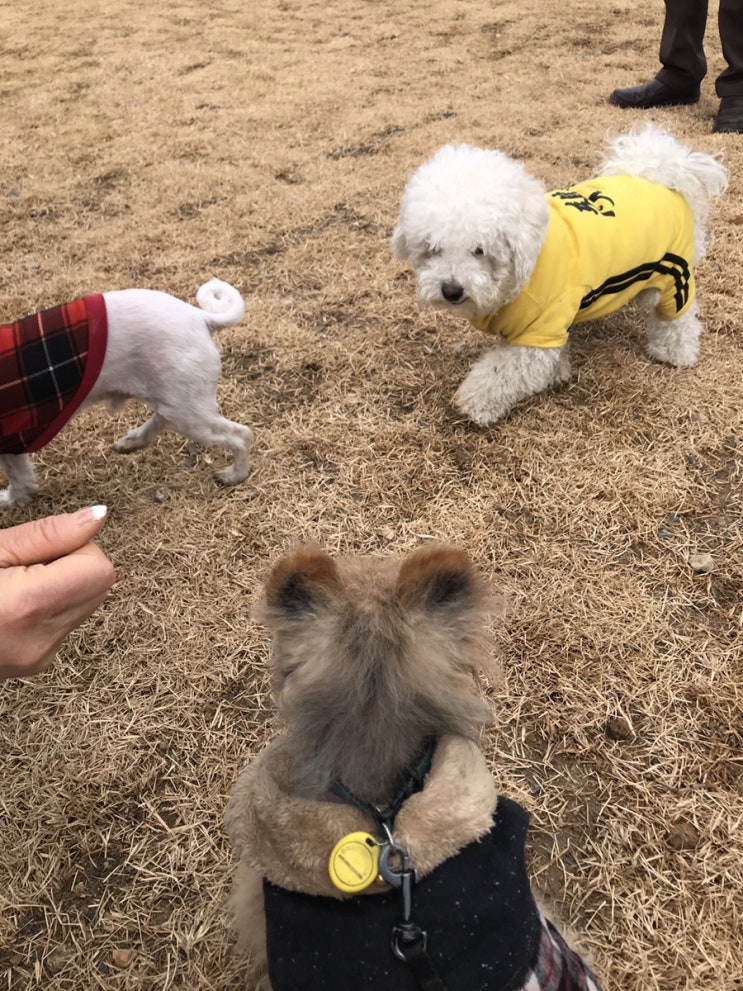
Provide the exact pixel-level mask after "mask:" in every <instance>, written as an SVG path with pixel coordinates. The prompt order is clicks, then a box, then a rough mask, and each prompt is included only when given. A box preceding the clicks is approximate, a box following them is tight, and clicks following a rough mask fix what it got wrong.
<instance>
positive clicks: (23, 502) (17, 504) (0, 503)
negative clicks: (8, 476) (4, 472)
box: [0, 486, 38, 509]
mask: <svg viewBox="0 0 743 991" xmlns="http://www.w3.org/2000/svg"><path fill="white" fill-rule="evenodd" d="M37 487H38V486H34V487H33V488H32V489H30V490H26V491H25V492H11V490H10V487H8V488H7V489H0V509H22V508H23V507H24V506H28V504H29V503H30V502H31V500H32V499H33V495H34V492H36V489H37Z"/></svg>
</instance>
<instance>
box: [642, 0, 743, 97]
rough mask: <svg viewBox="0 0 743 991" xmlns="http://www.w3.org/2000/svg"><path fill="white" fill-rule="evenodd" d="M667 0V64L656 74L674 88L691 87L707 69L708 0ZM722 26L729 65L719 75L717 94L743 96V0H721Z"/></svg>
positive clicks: (664, 50) (664, 46)
mask: <svg viewBox="0 0 743 991" xmlns="http://www.w3.org/2000/svg"><path fill="white" fill-rule="evenodd" d="M665 4H666V19H665V23H664V25H663V33H662V35H661V39H660V60H661V62H662V63H663V68H662V69H661V70H660V72H659V73H658V75H657V76H656V78H657V79H659V80H660V81H661V82H663V83H666V85H668V86H671V87H673V88H674V89H690V88H692V87H694V86H697V85H699V83H700V82H701V80H702V79H703V78H704V76H705V75H706V73H707V59H706V58H705V56H704V46H703V42H704V29H705V27H706V26H707V0H665ZM718 26H719V29H720V41H721V43H722V54H723V56H724V58H725V61H726V62H727V68H726V69H725V71H724V72H722V73H720V75H719V76H718V77H717V82H716V84H715V89H716V91H717V95H718V96H719V97H721V98H722V97H723V96H743V0H720V10H719V18H718Z"/></svg>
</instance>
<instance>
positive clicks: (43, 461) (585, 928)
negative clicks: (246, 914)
mask: <svg viewBox="0 0 743 991" xmlns="http://www.w3.org/2000/svg"><path fill="white" fill-rule="evenodd" d="M651 7H652V9H649V8H648V7H647V5H646V4H644V3H641V2H640V0H617V2H616V3H615V4H613V5H611V6H606V7H605V8H603V9H601V10H599V9H597V5H596V4H595V3H588V2H587V0H576V2H574V3H572V4H570V5H569V10H567V11H566V7H565V5H564V4H561V3H558V2H556V0H546V2H545V0H541V2H539V3H537V2H536V0H504V2H502V3H499V4H497V5H496V4H492V3H491V4H486V3H480V4H474V3H466V2H464V0H431V2H430V3H426V4H420V3H417V4H412V3H411V4H401V3H399V2H394V3H393V2H388V0H375V2H369V0H353V2H351V0H335V2H333V3H331V4H327V3H319V2H315V0H251V2H250V3H238V2H236V0H221V2H219V0H218V2H216V3H213V4H209V5H207V6H204V5H203V4H196V3H193V2H191V0H183V2H180V3H178V2H172V0H166V2H163V3H160V4H157V5H153V4H144V3H140V4H136V3H128V4H125V3H123V2H120V0H110V2H108V3H104V4H100V5H90V4H84V3H82V2H80V0H71V2H69V3H67V4H64V5H62V4H38V3H31V2H29V0H16V2H14V3H13V4H12V5H10V4H6V5H4V9H3V27H4V31H3V35H4V37H3V51H2V55H1V56H0V93H1V94H2V103H3V130H4V138H5V140H4V142H3V145H2V148H1V149H0V197H1V199H2V203H3V209H2V214H0V217H1V222H2V226H3V234H4V236H3V239H2V249H1V250H0V272H1V274H2V294H1V295H0V300H1V303H2V305H1V312H0V318H4V319H11V318H13V317H16V316H19V315H21V314H23V313H26V312H29V311H31V310H33V309H35V308H37V307H42V306H46V305H53V304H54V303H56V302H59V301H61V300H64V299H67V298H71V297H74V296H75V295H78V294H80V293H83V292H88V291H100V290H105V289H113V288H121V287H125V286H129V285H140V286H147V287H152V288H157V289H163V290H166V291H168V292H172V293H174V294H176V295H180V296H183V297H184V298H186V299H190V300H192V299H193V298H194V295H195V291H196V288H197V287H198V285H199V284H200V283H201V282H202V281H204V280H205V279H206V278H208V277H211V276H213V275H217V276H220V277H222V278H225V279H227V280H229V281H231V282H233V283H234V284H236V285H237V286H238V287H239V288H240V290H241V291H242V292H243V293H244V295H245V297H246V299H247V301H248V314H247V316H246V319H245V321H244V322H243V323H242V324H241V325H240V326H239V327H236V328H234V329H231V330H229V331H226V332H225V333H223V334H222V335H221V337H220V344H221V348H222V351H223V355H224V379H223V383H222V386H221V393H220V398H221V401H222V404H223V407H224V410H225V412H226V414H227V415H228V416H231V417H234V418H236V419H239V420H242V421H244V422H246V423H248V424H250V425H251V426H253V427H254V428H255V431H256V437H257V441H256V446H255V459H254V470H253V474H252V476H251V478H250V479H249V481H248V482H246V483H245V484H243V485H241V486H239V487H237V488H235V489H230V490H228V489H223V488H219V487H218V486H217V485H216V484H215V482H214V481H213V479H212V477H211V472H212V469H213V467H214V466H219V465H220V464H222V463H224V455H223V454H222V452H219V451H216V452H204V451H201V450H195V449H194V448H193V447H192V446H190V445H189V444H187V443H186V442H183V441H182V440H181V439H179V438H175V437H171V436H168V437H163V438H162V439H161V440H160V441H159V442H158V443H157V445H156V446H155V447H154V448H153V449H151V450H147V451H143V452H140V453H138V454H136V455H132V456H131V457H127V458H123V457H118V456H116V455H114V454H113V453H111V451H110V443H111V441H112V440H113V439H114V438H115V437H116V436H117V435H118V434H120V433H121V432H122V431H124V429H125V428H127V427H128V426H130V425H132V424H133V423H135V422H136V420H137V419H138V418H139V417H140V416H141V415H143V411H142V410H139V409H135V408H134V406H132V407H131V408H127V410H126V411H125V412H124V413H122V414H121V415H119V416H118V417H112V416H111V415H110V414H108V413H106V412H101V411H91V412H87V413H85V414H83V415H81V416H80V417H79V418H78V419H77V420H76V421H75V422H74V423H73V424H72V425H71V426H70V427H69V429H68V430H67V431H66V432H65V433H64V435H63V436H62V437H61V438H58V439H57V441H56V442H55V443H53V444H52V445H50V446H49V447H48V448H46V449H45V450H44V451H43V452H42V453H41V455H40V456H38V457H37V459H36V460H37V464H38V468H39V474H40V478H41V480H42V484H43V492H42V495H41V498H40V499H39V500H38V501H37V502H36V503H35V504H34V506H33V507H32V509H31V510H29V511H28V512H23V513H21V512H18V513H14V514H12V515H9V517H8V519H7V522H8V523H10V522H17V521H20V520H22V519H26V518H30V517H32V516H40V515H43V514H44V513H47V512H51V511H54V510H70V509H74V508H76V507H78V506H82V505H86V504H90V503H94V502H105V503H107V504H108V506H109V507H110V509H111V517H110V520H109V522H108V523H107V525H106V528H105V530H104V532H103V534H102V536H101V539H100V542H101V544H102V546H103V547H104V549H105V550H106V551H107V552H108V553H109V554H110V555H111V557H112V558H113V560H114V562H115V564H116V566H117V569H118V574H119V579H118V583H117V585H116V587H115V589H114V591H113V592H112V594H111V595H110V597H109V599H108V600H107V602H106V603H105V605H104V606H103V608H101V609H100V610H99V612H98V613H97V614H96V615H95V616H94V617H93V619H92V620H91V621H90V622H89V623H88V624H87V625H86V626H85V627H84V628H83V629H82V630H80V631H78V632H77V633H76V634H75V635H73V636H72V637H71V638H70V640H69V642H68V643H67V645H66V646H65V648H64V650H63V651H62V652H61V654H60V657H59V659H58V661H57V663H56V665H55V666H54V669H53V670H52V671H50V672H49V673H48V674H46V675H44V676H43V677H39V678H37V679H34V680H29V681H27V682H6V683H4V684H3V685H2V686H1V687H0V765H1V766H2V768H3V770H2V785H1V788H2V801H1V802H0V836H2V840H1V841H0V842H1V844H2V854H1V859H0V913H1V914H0V974H2V985H3V986H4V987H7V988H8V989H12V991H17V989H26V988H28V989H31V988H37V987H43V988H45V989H49V991H63V989H74V991H79V989H85V991H87V989H94V988H106V989H114V988H115V989H135V988H140V989H141V988H158V989H163V991H165V989H170V988H188V989H189V991H211V989H215V991H216V989H219V991H225V989H228V988H238V987H240V986H241V983H242V978H241V967H240V965H239V963H238V962H236V961H235V959H234V957H233V953H232V947H231V937H230V935H229V933H228V930H227V928H226V924H225V918H224V911H223V904H224V899H225V896H226V892H227V890H228V884H229V876H230V872H231V867H232V861H231V854H230V851H229V850H228V847H227V844H226V842H225V837H224V834H223V831H222V825H221V823H222V813H223V809H224V804H225V799H226V796H227V794H228V792H229V790H230V787H231V785H232V782H233V781H234V779H235V777H236V775H237V773H238V771H239V770H240V768H241V767H242V766H243V765H244V763H245V762H246V761H247V760H248V759H249V758H250V756H251V754H253V753H255V752H256V751H257V750H258V749H259V748H260V747H261V746H262V744H263V743H264V742H265V740H266V739H267V738H268V736H269V735H270V733H271V732H272V722H271V718H272V710H271V702H270V699H269V697H268V696H267V686H266V677H265V669H266V666H265V660H266V647H267V645H266V640H265V636H264V633H263V631H262V630H260V629H258V628H257V627H255V626H254V625H253V624H252V623H251V622H250V619H249V608H250V603H251V600H252V599H253V597H254V594H255V591H256V589H257V586H258V583H259V581H260V578H261V576H262V574H263V573H264V571H265V569H266V567H267V565H268V564H269V563H270V562H271V561H272V560H274V559H275V558H276V556H277V555H278V554H279V553H280V552H282V551H283V550H285V549H286V548H288V547H290V546H292V545H293V544H294V543H296V542H297V541H298V540H299V539H301V538H307V537H310V538H313V539H316V540H319V541H320V542H321V543H322V544H324V545H325V546H326V547H327V548H328V549H329V550H331V551H335V550H342V551H344V552H364V553H366V552H372V553H385V554H387V553H400V552H403V551H406V550H408V549H410V548H412V547H414V546H416V545H417V544H419V543H420V542H421V541H424V540H427V539H430V538H436V539H444V540H451V541H454V542H455V543H457V544H459V545H461V546H463V547H465V548H466V549H468V550H469V552H470V553H471V554H472V556H473V557H474V559H475V560H476V562H477V563H478V565H479V566H480V567H481V568H482V569H483V571H484V572H485V574H486V575H487V576H488V578H489V580H490V581H491V582H492V584H493V586H494V587H495V588H497V589H499V590H500V591H502V592H505V593H506V594H507V595H508V596H509V597H510V598H511V599H512V601H513V608H512V611H511V613H510V614H509V616H508V617H507V619H506V622H505V625H504V627H503V628H499V629H497V630H494V645H496V646H498V647H500V649H501V650H502V651H503V654H504V657H505V662H506V663H505V667H506V677H505V681H504V684H503V685H501V686H493V687H492V688H491V689H490V692H491V695H492V699H493V704H494V707H495V709H496V711H497V717H498V721H497V723H496V726H495V728H494V730H493V732H492V733H491V734H490V735H489V737H488V739H487V740H486V747H487V752H488V755H489V758H490V759H491V760H492V766H493V769H494V773H496V774H497V776H498V777H499V779H500V780H501V781H502V785H503V788H504V789H508V790H509V792H511V793H512V794H514V795H515V796H516V797H519V798H520V799H521V800H522V801H524V802H525V804H526V805H527V806H528V807H529V809H530V811H531V812H532V816H533V824H532V846H533V870H534V873H535V875H536V876H537V878H538V880H539V882H540V883H542V884H543V886H544V887H546V888H547V890H548V891H549V893H550V894H551V895H552V896H553V897H554V898H555V899H556V901H557V902H558V904H560V905H561V909H562V913H563V915H564V916H565V918H566V919H567V920H569V922H570V923H571V924H572V926H573V927H574V928H575V929H576V930H577V931H578V932H580V933H582V938H583V942H584V944H585V945H587V946H588V947H589V948H590V950H591V951H592V952H593V953H594V954H595V956H596V958H597V966H598V969H599V970H600V972H601V973H602V974H603V975H604V977H605V981H606V985H607V987H609V988H621V989H624V991H706V989H709V991H712V989H714V991H733V989H736V988H737V989H739V988H740V987H741V983H740V982H741V977H740V974H741V971H742V970H743V950H742V948H741V938H740V934H741V932H742V931H743V894H742V892H743V834H742V832H741V823H742V822H743V798H742V797H741V792H742V788H743V759H742V758H741V746H742V744H743V730H742V728H741V727H742V725H743V718H742V717H743V662H742V661H741V621H742V617H743V613H741V581H742V579H743V546H742V541H743V538H742V534H741V457H740V451H741V447H740V445H741V443H743V430H742V429H741V427H742V423H741V409H742V400H743V388H742V386H741V367H742V360H743V344H741V336H740V334H739V333H738V329H739V325H740V323H741V318H742V316H743V303H741V297H740V272H741V241H742V237H743V200H742V199H741V192H740V186H739V182H738V177H739V175H740V168H741V163H742V162H743V143H742V142H741V139H740V138H738V137H734V136H721V135H713V134H711V133H710V123H711V117H712V114H713V113H714V111H715V109H716V101H715V98H714V95H713V86H712V79H713V78H714V75H715V74H716V72H718V71H719V70H720V68H721V65H722V63H721V57H720V53H719V42H718V39H717V36H716V32H715V30H714V21H713V19H712V16H711V17H710V30H709V32H708V35H709V37H708V55H709V60H710V78H709V79H708V80H707V81H706V82H705V85H704V93H703V97H702V100H701V102H700V103H699V105H697V106H695V107H684V108H676V109H674V110H669V111H665V112H658V113H657V114H655V115H654V116H655V118H656V119H658V120H661V121H663V122H665V123H666V124H667V125H668V126H670V127H671V128H673V129H674V130H675V131H676V132H677V133H679V134H680V135H682V136H683V137H685V138H686V139H687V140H688V141H690V142H691V143H693V144H694V145H695V146H697V147H699V148H702V149H707V150H710V151H712V150H716V149H723V150H724V153H725V158H726V162H727V164H728V165H729V166H730V168H731V172H732V187H731V191H730V193H729V195H728V196H727V197H726V199H725V200H724V202H723V203H721V204H720V207H719V210H718V211H717V212H716V214H715V218H714V223H713V240H712V248H711V252H710V257H709V259H708V260H707V262H706V263H705V264H704V266H703V267H702V269H701V271H700V273H699V289H700V299H701V305H702V308H703V315H704V318H705V321H706V324H707V328H708V333H707V334H706V336H705V338H704V345H703V353H702V359H701V361H700V363H699V366H698V368H696V369H693V370H689V371H680V372H679V371H673V370H671V369H668V368H663V367H659V366H658V365H654V364H651V363H650V362H649V361H647V360H646V359H645V358H644V357H643V355H642V347H641V334H640V328H639V321H638V318H637V314H635V313H634V312H633V311H631V310H627V311H625V312H623V313H621V314H619V315H618V316H616V317H615V318H612V319H611V320H607V321H605V322H603V323H602V324H599V325H598V326H596V327H592V328H588V329H586V328H580V329H579V330H578V331H577V332H576V333H575V335H574V345H573V360H574V365H575V376H574V379H573V382H572V383H571V385H570V386H569V387H568V388H566V389H564V390H562V391H560V392H556V393H554V394H551V395H547V396H543V397H541V398H539V399H537V400H534V401H533V402H532V403H529V404H526V405H525V406H524V407H523V408H522V409H520V410H519V411H518V413H517V414H515V415H514V416H513V417H512V418H511V419H510V420H509V421H508V422H506V423H504V424H502V425H500V426H498V427H497V428H495V429H492V430H489V431H480V430H477V429H474V428H473V427H472V426H470V425H469V424H468V423H466V422H464V421H463V420H461V419H460V418H458V417H457V416H455V414H454V412H453V410H452V408H451V406H450V397H451V395H452V393H453V391H454V388H455V386H456V384H457V383H458V381H459V380H460V379H461V377H462V375H463V373H464V371H465V369H466V368H467V365H468V363H469V362H470V361H471V360H472V358H473V357H474V356H475V355H476V354H477V353H478V352H479V350H480V349H481V347H482V343H483V342H482V341H481V339H480V338H479V336H478V335H477V334H475V333H474V332H473V331H471V330H468V328H467V327H466V326H464V325H462V324H458V323H456V322H455V321H453V320H452V319H451V318H448V317H444V316H436V315H431V314H422V313H419V312H418V311H417V309H416V305H415V301H414V294H413V283H412V277H411V275H410V273H409V272H407V271H403V270H401V269H400V267H399V266H397V265H396V264H395V263H394V262H393V261H392V259H391V256H390V253H389V246H388V239H389V235H390V233H391V228H392V224H393V222H394V219H395V215H396V208H397V202H398V197H399V194H400V192H401V189H402V186H403V184H404V181H405V178H406V176H407V174H408V173H409V172H410V171H411V170H412V168H413V167H415V166H416V165H417V164H418V163H419V162H420V161H421V160H422V159H423V158H424V157H425V156H427V155H428V154H430V153H431V152H432V151H433V150H434V149H435V148H436V147H438V146H439V145H440V144H443V143H445V142H447V141H449V140H467V141H470V142H472V143H475V144H483V145H496V146H499V147H501V148H503V149H505V150H506V151H508V152H510V153H512V154H515V155H519V156H521V157H523V158H524V160H525V161H526V162H527V164H528V165H529V167H530V168H532V170H533V171H535V172H536V173H537V174H538V175H539V176H541V177H542V178H543V179H544V180H545V181H546V182H547V183H548V184H549V185H551V186H559V185H562V184H565V183H568V182H570V181H573V180H578V179H580V178H583V177H585V176H586V175H587V174H589V173H590V172H591V170H592V169H593V167H594V165H595V163H596V161H597V157H598V151H599V149H600V147H601V144H602V140H603V136H604V134H605V132H606V131H607V129H614V130H617V129H622V128H624V127H625V126H627V125H628V124H629V123H630V122H631V121H632V120H633V115H632V114H631V113H627V112H620V111H618V110H616V109H614V108H612V107H610V106H609V105H608V104H607V102H606V96H607V94H608V92H609V91H610V90H611V89H612V88H613V87H614V86H616V85H622V84H630V83H632V82H634V81H640V80H642V79H644V78H646V77H647V76H648V74H649V73H650V72H652V71H654V68H655V66H656V49H657V41H658V37H659V31H660V18H661V13H662V12H661V4H657V5H651ZM656 7H657V8H658V9H657V10H656V9H655V8H656ZM713 13H714V12H713ZM163 488H164V489H166V490H167V493H168V495H169V499H168V501H165V502H158V501H156V500H155V498H154V493H155V491H156V490H157V489H163ZM695 551H708V552H710V553H711V554H712V555H713V557H714V559H715V561H716V569H715V571H713V572H712V573H710V574H707V575H700V574H695V573H694V572H693V571H692V570H691V568H690V566H689V563H688V557H689V554H690V553H692V552H695ZM617 718H622V719H624V720H625V722H624V723H620V724H616V723H612V726H611V728H610V734H612V735H613V736H617V725H619V733H618V735H619V737H620V738H619V739H613V738H611V736H610V735H607V726H608V724H609V721H610V720H612V719H617ZM690 827H693V829H691V828H690ZM679 830H681V831H679ZM684 839H685V841H686V845H684V842H683V841H684ZM690 843H692V844H694V845H691V846H689V845H688V844H690ZM679 846H681V849H678V848H677V847H679Z"/></svg>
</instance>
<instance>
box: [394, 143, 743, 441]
mask: <svg viewBox="0 0 743 991" xmlns="http://www.w3.org/2000/svg"><path fill="white" fill-rule="evenodd" d="M727 179H728V173H727V170H726V169H725V167H724V166H723V165H722V163H721V161H720V159H719V156H717V155H709V154H705V153H702V152H696V151H691V150H690V149H689V148H686V147H685V146H684V145H682V144H680V143H679V142H678V141H677V140H676V139H675V138H674V137H672V136H671V135H670V134H668V133H667V132H666V131H664V130H663V129H661V128H660V127H658V126H657V125H654V124H647V125H645V126H644V127H642V128H636V129H633V130H631V131H630V132H629V133H628V134H624V135H621V136H619V137H616V138H614V139H613V140H611V141H610V142H609V154H608V156H607V157H606V158H605V159H604V162H603V165H602V167H601V170H600V172H599V175H598V177H597V178H594V179H591V180H589V181H587V182H583V183H579V184H578V185H576V186H572V187H571V188H569V189H562V190H555V191H553V192H550V193H546V191H545V188H544V186H543V185H542V184H541V183H540V182H539V181H538V180H537V179H535V178H534V177H533V176H531V175H530V174H529V173H528V172H527V170H526V169H525V168H524V166H523V165H522V164H521V163H520V162H517V161H514V160H513V159H511V158H509V157H508V156H507V155H505V154H504V153H503V152H501V151H494V150H485V149H481V148H474V147H472V146H470V145H466V144H460V145H446V146H444V147H443V148H441V149H439V151H437V152H436V153H435V154H434V155H433V157H432V158H430V159H429V160H428V161H427V162H425V163H424V164H423V165H421V166H420V168H419V169H418V170H417V171H416V172H415V173H413V175H412V176H411V178H410V180H409V182H408V184H407V186H406V188H405V191H404V193H403V196H402V201H401V205H400V216H399V218H398V221H397V225H396V227H395V231H394V233H393V235H392V251H393V254H394V255H395V257H396V258H398V259H399V260H401V261H410V262H411V264H412V265H413V267H414V269H415V274H416V283H417V291H418V299H419V301H420V303H421V304H422V305H429V306H436V307H440V308H444V309H448V310H452V311H455V312H457V313H458V314H460V315H461V316H463V317H465V318H467V319H468V320H469V321H470V322H471V323H472V324H474V326H475V327H477V328H479V329H480V330H483V331H485V332H487V333H489V334H491V335H494V336H495V344H494V346H493V347H491V348H490V349H489V350H488V351H486V352H485V353H484V354H483V355H482V356H481V357H480V358H479V360H478V361H477V362H476V363H475V364H474V365H473V367H472V369H471V370H470V372H469V374H468V375H467V377H466V378H465V379H464V381H463V382H462V384H461V385H460V387H459V389H458V391H457V393H456V396H455V399H454V401H455V404H456V406H457V407H458V408H459V409H460V410H461V411H462V412H463V413H464V414H466V415H467V416H468V417H469V418H470V419H471V420H473V421H474V422H475V423H477V424H479V425H480V426H487V425H488V424H491V423H493V422H495V421H496V420H499V419H501V418H502V417H504V416H506V414H508V413H509V412H510V411H511V410H512V409H513V407H514V406H515V405H516V404H517V403H519V402H521V401H522V400H524V399H526V398H527V397H529V396H533V395H536V394H537V393H539V392H542V391H543V390H544V389H546V388H548V387H549V386H551V385H555V384H560V383H564V382H567V381H568V379H569V377H570V358H569V354H568V333H569V330H570V327H571V326H572V325H573V324H574V323H582V322H583V321H585V320H593V319H596V318H598V317H603V316H606V315H607V314H609V313H613V312H614V311H615V310H618V309H619V308H620V307H621V306H623V305H624V304H625V303H626V302H628V301H629V300H630V299H633V298H635V297H639V302H640V304H641V305H643V306H644V307H645V308H646V309H647V344H646V348H647V352H648V354H649V355H650V356H651V357H652V358H655V359H657V360H658V361H663V362H667V363H668V364H670V365H674V366H675V367H677V368H683V367H687V366H691V365H694V364H695V363H696V360H697V356H698V353H699V335H700V332H701V329H702V328H701V324H700V321H699V317H698V315H697V303H696V300H695V286H694V266H695V264H696V263H698V262H699V260H700V259H701V258H702V257H703V256H704V251H705V244H706V235H705V222H706V217H707V212H708V206H709V201H710V199H711V198H712V197H713V196H719V195H721V194H722V193H723V192H724V191H725V189H726V187H727Z"/></svg>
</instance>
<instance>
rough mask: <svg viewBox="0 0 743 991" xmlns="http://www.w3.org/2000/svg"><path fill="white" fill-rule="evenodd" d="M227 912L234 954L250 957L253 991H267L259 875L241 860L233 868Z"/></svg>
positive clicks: (262, 903)
mask: <svg viewBox="0 0 743 991" xmlns="http://www.w3.org/2000/svg"><path fill="white" fill-rule="evenodd" d="M228 911H229V914H230V915H231V917H232V921H233V924H234V927H235V929H236V931H237V949H238V953H240V954H243V955H245V956H249V957H250V970H251V978H252V980H253V982H254V984H253V986H254V987H255V988H256V991H271V984H270V981H269V979H268V953H267V948H266V915H265V909H264V899H263V878H262V877H261V876H260V874H258V873H257V872H256V871H254V870H253V869H252V868H250V867H248V866H247V864H245V863H243V862H242V861H240V862H239V863H238V865H237V870H236V871H235V879H234V882H233V885H232V892H231V893H230V899H229V902H228Z"/></svg>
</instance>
